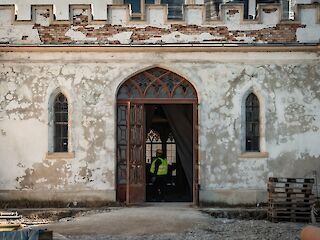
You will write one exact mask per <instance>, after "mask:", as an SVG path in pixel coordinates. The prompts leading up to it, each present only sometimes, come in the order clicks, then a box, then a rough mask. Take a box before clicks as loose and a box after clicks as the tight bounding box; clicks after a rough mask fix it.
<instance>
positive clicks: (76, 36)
mask: <svg viewBox="0 0 320 240" xmlns="http://www.w3.org/2000/svg"><path fill="white" fill-rule="evenodd" d="M76 30H77V27H71V28H70V29H69V30H68V31H67V32H66V33H65V36H67V37H70V38H71V39H72V40H73V41H80V42H83V41H88V42H94V41H97V38H88V37H87V36H86V35H85V34H84V33H82V32H80V31H76Z"/></svg>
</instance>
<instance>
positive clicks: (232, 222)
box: [46, 203, 308, 240]
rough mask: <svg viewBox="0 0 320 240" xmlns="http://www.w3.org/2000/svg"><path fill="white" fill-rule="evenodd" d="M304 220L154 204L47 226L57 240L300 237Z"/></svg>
mask: <svg viewBox="0 0 320 240" xmlns="http://www.w3.org/2000/svg"><path fill="white" fill-rule="evenodd" d="M306 225H308V224H303V223H271V222H269V221H266V220H237V219H226V218H214V217H212V216H210V215H209V214H207V213H205V212H203V211H202V209H198V208H192V207H190V206H188V205H186V204H176V203H175V204H168V203H166V204H150V205H144V206H136V207H128V208H116V209H113V210H111V211H107V212H101V213H93V214H88V215H84V216H80V217H76V218H67V219H62V220H60V222H58V223H54V224H50V225H47V226H46V227H47V228H48V229H50V230H53V231H54V233H55V235H54V239H55V240H66V239H77V240H93V239H112V240H120V239H126V240H138V239H152V240H168V239H176V240H191V239H192V240H193V239H194V240H195V239H199V240H205V239H208V240H209V239H210V240H211V239H217V240H220V239H230V240H236V239H246V240H248V239H260V240H273V239H274V240H298V239H300V238H299V234H300V231H301V229H302V228H303V227H304V226H306Z"/></svg>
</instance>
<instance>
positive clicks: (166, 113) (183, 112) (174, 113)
mask: <svg viewBox="0 0 320 240" xmlns="http://www.w3.org/2000/svg"><path fill="white" fill-rule="evenodd" d="M192 114H193V111H192V104H145V116H146V122H145V123H146V126H145V128H146V129H145V133H146V137H145V160H146V165H145V166H146V171H145V173H146V178H145V179H146V201H160V200H159V199H157V198H156V197H155V196H154V195H155V194H154V186H153V183H152V179H151V178H152V174H151V173H150V167H151V163H152V160H153V159H154V158H155V156H156V150H157V149H159V148H160V149H162V151H163V152H164V154H165V156H166V158H167V160H168V163H169V167H168V175H167V181H166V188H165V194H164V200H162V201H166V202H191V201H192V199H193V196H192V194H193V191H192V189H193V144H192V143H193V139H192V138H193V118H192Z"/></svg>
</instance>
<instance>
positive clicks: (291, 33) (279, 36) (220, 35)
mask: <svg viewBox="0 0 320 240" xmlns="http://www.w3.org/2000/svg"><path fill="white" fill-rule="evenodd" d="M301 27H305V26H303V25H301V24H294V23H283V24H277V25H276V26H275V27H270V28H263V29H260V30H251V31H250V30H247V31H239V30H237V31H229V29H228V28H227V27H226V26H217V27H203V26H197V25H188V26H186V25H180V24H173V25H171V27H170V28H159V27H151V26H148V27H145V28H141V27H123V26H118V25H110V24H106V25H104V26H103V27H100V28H94V27H93V26H90V25H87V22H86V19H85V20H84V21H82V22H81V24H79V25H77V28H75V29H74V31H80V32H82V33H83V34H84V35H85V36H86V37H88V38H91V39H92V38H96V39H97V40H96V41H95V43H98V44H120V42H119V41H117V40H112V41H109V40H108V38H109V37H111V36H113V35H115V34H118V33H122V32H132V35H131V38H130V40H131V42H132V43H142V42H143V41H144V40H148V39H151V38H159V39H160V38H161V37H162V36H165V35H168V34H170V33H173V32H180V33H182V34H185V35H200V34H201V33H210V34H211V35H212V39H209V40H208V39H207V40H206V41H219V42H220V41H223V42H244V40H243V39H244V38H251V39H252V41H254V42H264V43H293V42H296V31H297V28H301ZM34 28H35V29H37V30H38V32H39V35H40V39H41V41H42V42H43V43H45V44H51V43H52V44H71V43H74V41H73V40H72V39H71V38H70V37H68V36H65V34H66V32H67V31H68V30H69V29H70V28H71V26H70V25H65V24H54V25H50V26H48V27H46V26H40V25H38V24H37V25H35V26H34ZM190 41H191V40H190ZM193 41H194V40H193ZM84 42H86V41H85V40H84Z"/></svg>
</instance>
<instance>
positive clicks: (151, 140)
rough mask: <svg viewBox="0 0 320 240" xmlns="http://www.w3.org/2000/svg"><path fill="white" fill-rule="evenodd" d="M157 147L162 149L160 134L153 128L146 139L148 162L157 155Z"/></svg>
mask: <svg viewBox="0 0 320 240" xmlns="http://www.w3.org/2000/svg"><path fill="white" fill-rule="evenodd" d="M157 149H162V142H161V138H160V134H159V133H158V132H157V131H156V130H153V129H151V130H150V131H149V133H148V135H147V140H146V163H151V162H152V158H154V157H155V156H156V151H157Z"/></svg>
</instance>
